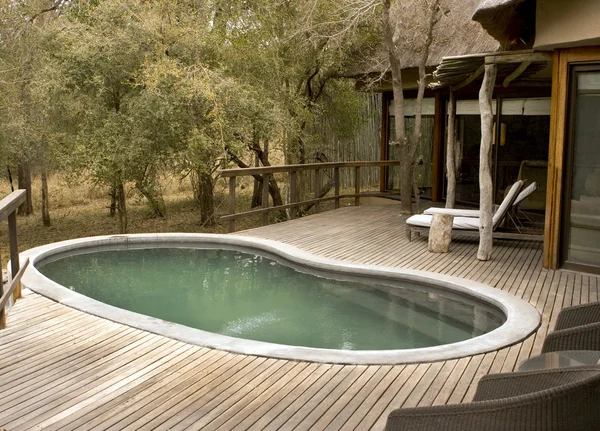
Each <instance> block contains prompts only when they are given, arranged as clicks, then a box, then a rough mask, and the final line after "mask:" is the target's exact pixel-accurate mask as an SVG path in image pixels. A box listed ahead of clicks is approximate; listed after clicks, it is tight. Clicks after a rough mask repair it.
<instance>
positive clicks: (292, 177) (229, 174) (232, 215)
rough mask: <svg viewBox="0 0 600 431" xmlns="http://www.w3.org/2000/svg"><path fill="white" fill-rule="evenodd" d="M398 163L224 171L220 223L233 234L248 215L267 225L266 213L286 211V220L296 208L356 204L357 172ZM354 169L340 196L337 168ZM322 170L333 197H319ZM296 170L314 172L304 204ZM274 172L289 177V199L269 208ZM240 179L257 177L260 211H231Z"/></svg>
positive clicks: (342, 163) (357, 189)
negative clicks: (349, 188)
mask: <svg viewBox="0 0 600 431" xmlns="http://www.w3.org/2000/svg"><path fill="white" fill-rule="evenodd" d="M399 165H400V162H399V161H395V160H386V161H376V162H330V163H309V164H304V165H281V166H266V167H260V168H245V169H225V170H222V171H220V172H219V173H220V174H221V176H222V177H225V178H229V214H228V215H226V216H222V217H221V220H223V221H228V222H229V232H233V231H235V220H236V219H239V218H242V217H248V216H252V215H257V214H262V215H263V224H264V225H266V224H268V223H269V213H270V212H272V211H281V210H286V209H290V218H292V219H294V218H296V217H297V208H298V207H300V206H306V205H314V208H315V212H319V211H320V207H319V203H321V202H326V201H331V200H333V201H334V203H335V208H339V207H340V199H342V198H354V205H360V197H361V187H360V170H361V168H367V167H379V168H381V169H380V172H382V171H383V167H385V166H399ZM343 168H353V169H354V193H349V194H342V195H341V194H340V169H343ZM325 169H333V196H325V197H321V196H320V195H319V194H320V191H321V187H322V184H321V183H322V178H321V177H322V175H321V174H322V172H323V171H324V170H325ZM299 171H314V177H313V183H314V198H313V199H309V200H304V201H298V191H297V181H298V172H299ZM277 173H284V174H285V173H287V174H288V175H289V196H290V199H289V200H290V202H289V203H287V204H284V205H276V206H269V181H270V176H271V175H274V174H277ZM243 176H260V177H261V181H262V185H263V189H262V208H259V209H254V210H250V211H245V212H241V213H236V212H235V187H236V178H237V177H243ZM389 195H390V193H389V192H380V191H378V192H373V193H369V196H389Z"/></svg>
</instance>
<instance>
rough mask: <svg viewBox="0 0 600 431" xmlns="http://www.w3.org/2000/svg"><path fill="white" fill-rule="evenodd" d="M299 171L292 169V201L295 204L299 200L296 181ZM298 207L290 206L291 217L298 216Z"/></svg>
mask: <svg viewBox="0 0 600 431" xmlns="http://www.w3.org/2000/svg"><path fill="white" fill-rule="evenodd" d="M297 177H298V175H297V173H296V171H290V203H291V204H295V203H296V202H297V195H296V193H297V192H296V182H297ZM297 211H298V209H297V207H291V208H290V218H291V219H292V220H293V219H295V218H296V214H297Z"/></svg>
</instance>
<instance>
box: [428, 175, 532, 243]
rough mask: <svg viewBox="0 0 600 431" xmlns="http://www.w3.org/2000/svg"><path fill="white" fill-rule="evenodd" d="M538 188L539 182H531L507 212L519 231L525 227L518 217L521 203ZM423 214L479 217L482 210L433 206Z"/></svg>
mask: <svg viewBox="0 0 600 431" xmlns="http://www.w3.org/2000/svg"><path fill="white" fill-rule="evenodd" d="M537 188H538V185H537V183H536V182H533V183H531V184H529V185H528V186H527V187H525V188H524V189H523V190H521V192H520V193H519V194H518V196H517V198H516V199H515V200H514V202H513V204H512V207H511V208H510V210H509V211H508V213H507V216H508V217H509V218H510V220H511V222H512V223H513V225H514V226H515V228H516V229H517V230H518V231H519V232H520V231H521V228H522V227H523V225H522V223H521V222H520V221H519V218H518V211H519V205H520V204H521V203H523V202H524V201H525V200H527V199H528V198H529V197H530V196H531V195H532V194H533V193H534V192H535V191H536V190H537ZM509 190H510V189H509ZM508 197H509V194H508V193H507V194H506V197H505V198H504V200H506V199H507V198H508ZM497 210H498V208H496V209H495V211H494V213H495V212H496V211H497ZM423 214H429V215H433V214H449V215H453V216H454V217H479V216H480V215H481V212H480V211H479V210H470V209H459V208H436V207H431V208H427V209H426V210H425V211H423ZM525 218H528V216H527V215H526V214H525Z"/></svg>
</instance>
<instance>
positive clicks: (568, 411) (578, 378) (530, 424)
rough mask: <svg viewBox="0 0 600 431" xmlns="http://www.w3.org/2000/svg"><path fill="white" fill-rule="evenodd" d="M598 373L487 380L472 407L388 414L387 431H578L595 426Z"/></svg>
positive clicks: (583, 370)
mask: <svg viewBox="0 0 600 431" xmlns="http://www.w3.org/2000/svg"><path fill="white" fill-rule="evenodd" d="M598 406H600V367H593V366H592V367H589V366H584V367H571V368H557V369H552V370H537V371H518V372H513V373H503V374H490V375H487V376H484V377H482V379H481V380H480V381H479V384H478V385H477V391H476V392H475V396H474V398H473V402H471V403H467V404H448V405H442V406H432V407H416V408H406V409H398V410H394V411H392V412H391V413H390V414H389V416H388V419H387V424H386V427H385V430H386V431H400V430H402V431H425V430H428V431H433V430H438V431H470V430H473V431H481V430H484V431H506V430H511V431H546V430H552V431H583V430H595V429H597V427H598V423H600V409H599V408H598Z"/></svg>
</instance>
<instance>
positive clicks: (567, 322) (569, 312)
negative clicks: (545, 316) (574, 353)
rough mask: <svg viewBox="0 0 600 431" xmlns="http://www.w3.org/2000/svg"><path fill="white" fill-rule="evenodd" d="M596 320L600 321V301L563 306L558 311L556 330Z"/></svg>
mask: <svg viewBox="0 0 600 431" xmlns="http://www.w3.org/2000/svg"><path fill="white" fill-rule="evenodd" d="M596 322H600V302H591V303H589V304H582V305H574V306H573V307H567V308H563V309H562V310H561V311H560V313H558V318H557V319H556V325H555V326H554V330H555V331H558V330H561V329H567V328H573V327H575V326H581V325H587V324H588V323H596Z"/></svg>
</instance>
